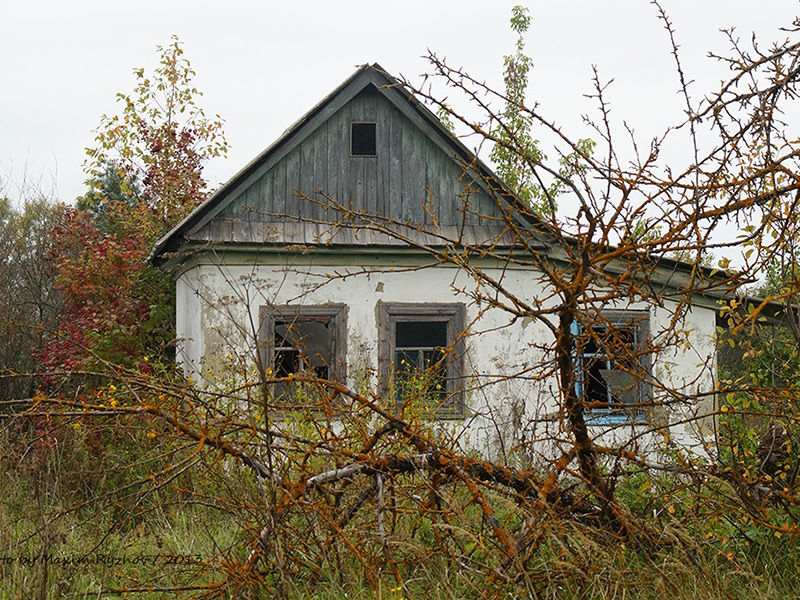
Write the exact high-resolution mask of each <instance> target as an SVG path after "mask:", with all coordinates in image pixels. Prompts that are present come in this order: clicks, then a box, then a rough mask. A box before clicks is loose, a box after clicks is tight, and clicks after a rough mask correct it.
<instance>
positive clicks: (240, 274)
mask: <svg viewBox="0 0 800 600" xmlns="http://www.w3.org/2000/svg"><path fill="white" fill-rule="evenodd" d="M373 269H374V268H373V267H371V268H370V269H368V270H369V271H370V272H369V273H360V274H356V272H357V271H360V269H359V268H358V267H353V266H350V267H341V266H331V265H326V264H316V265H312V266H307V265H304V266H299V265H296V266H291V265H283V266H279V265H258V266H252V265H199V266H195V267H193V268H191V269H189V270H187V271H186V272H184V273H183V274H182V275H180V277H179V278H178V280H177V308H178V310H177V313H178V316H177V333H178V337H179V340H180V343H179V352H178V359H179V361H180V362H181V364H182V365H183V368H184V371H185V372H186V374H187V375H188V376H191V377H192V378H193V379H194V380H195V381H199V382H202V383H203V384H205V385H208V384H211V383H213V381H211V380H212V379H213V378H215V377H217V376H219V374H220V373H221V371H223V370H224V368H225V366H224V365H225V364H227V363H226V358H227V357H232V356H235V357H236V358H239V359H241V360H244V361H248V360H249V361H251V362H252V361H253V360H254V358H255V357H254V353H253V349H254V347H255V343H254V342H255V335H256V332H257V328H258V318H259V317H258V315H259V308H260V307H261V306H262V305H266V304H290V303H297V304H324V303H344V304H347V305H348V307H349V309H348V333H347V360H348V377H349V379H350V383H351V385H352V384H354V383H355V381H356V379H360V378H362V377H365V376H366V377H369V378H370V381H371V383H372V386H373V389H375V386H376V383H377V355H378V323H377V310H376V305H377V303H378V301H384V302H430V303H437V302H454V301H457V302H464V303H465V305H466V311H467V316H466V322H467V324H468V325H470V324H471V331H472V335H471V336H470V337H469V338H468V339H467V341H466V351H467V359H466V372H467V373H468V374H471V375H472V379H471V385H470V389H469V391H468V393H467V399H466V403H467V407H468V416H467V418H465V419H464V420H461V421H449V422H446V423H445V424H444V426H446V427H448V428H449V429H451V430H453V431H455V432H457V433H459V434H460V440H461V441H462V442H463V444H464V445H465V446H466V447H469V448H475V449H479V450H481V451H483V452H487V453H489V454H492V455H497V454H499V453H503V452H509V451H510V450H511V447H512V446H514V445H515V444H518V443H519V442H529V443H530V442H532V444H528V447H529V448H533V453H534V454H537V453H540V454H542V456H544V457H546V456H547V455H549V454H550V452H551V451H552V446H553V445H554V444H560V443H565V444H566V443H568V438H567V435H566V433H565V431H564V425H563V423H562V422H561V421H560V420H559V419H558V418H557V416H556V411H557V407H558V401H557V398H556V394H557V386H556V381H555V379H554V377H555V375H554V373H547V376H545V377H542V370H543V368H544V369H545V370H547V369H548V368H552V364H548V363H547V362H546V361H544V360H543V358H544V356H543V354H542V352H541V351H540V350H539V349H538V348H537V346H541V345H547V344H549V343H551V342H552V334H551V333H550V331H549V330H548V328H547V327H545V326H544V325H543V324H542V323H537V322H534V321H531V320H530V319H517V320H514V319H513V318H512V317H511V316H510V315H509V314H508V313H506V312H504V311H502V310H500V309H487V308H486V307H485V306H479V305H478V304H476V303H475V301H474V299H473V298H472V297H471V293H472V292H474V291H475V290H476V284H475V282H474V281H473V280H472V279H471V278H470V277H469V276H468V275H466V274H465V273H464V272H463V271H460V270H458V269H455V268H452V267H426V268H423V269H418V270H403V269H402V268H396V269H395V270H382V271H380V272H379V271H375V270H373ZM483 270H484V272H486V274H487V275H489V276H491V277H492V278H495V279H497V280H502V281H503V284H504V285H505V286H506V287H507V289H510V290H513V291H514V293H516V294H518V295H519V296H520V297H521V298H523V299H531V298H545V297H547V296H548V294H547V293H546V290H545V288H544V285H543V283H542V281H541V280H540V277H539V275H538V274H537V273H536V272H535V271H531V270H521V269H510V270H502V271H501V270H500V269H492V268H484V269H483ZM330 273H338V274H339V276H340V277H336V278H333V279H331V278H329V277H328V274H330ZM344 275H347V276H346V277H342V276H344ZM606 308H618V309H624V308H629V309H648V308H649V307H648V305H646V304H642V303H638V304H629V305H616V306H608V307H606ZM674 308H675V305H674V304H673V305H670V304H669V303H666V304H665V306H664V307H663V308H658V309H651V310H649V312H650V331H651V336H652V337H653V339H654V341H656V342H659V341H662V340H663V341H672V340H673V339H674V338H675V337H676V336H677V337H678V338H680V339H682V340H683V342H682V345H679V346H678V347H670V348H668V349H667V350H665V351H664V352H662V353H660V354H659V355H658V356H657V357H656V358H655V360H654V361H653V362H654V364H653V372H654V374H655V375H656V379H658V380H660V381H662V382H663V383H664V385H665V386H667V387H676V388H678V389H679V390H680V391H685V392H687V393H692V394H694V393H697V392H698V391H708V390H710V389H713V383H714V352H715V350H714V349H715V344H714V335H715V315H714V311H713V310H712V309H709V308H699V307H695V308H693V309H692V310H691V311H689V312H688V313H687V314H686V315H685V318H684V319H682V320H681V321H680V322H677V323H673V322H672V316H673V312H674ZM543 365H544V367H543ZM509 375H513V376H515V377H512V378H508V376H509ZM654 391H655V392H656V394H661V392H659V390H658V389H656V390H654ZM663 397H664V396H663V394H661V395H660V396H659V398H663ZM670 403H671V406H672V408H671V410H670V411H669V414H668V415H666V417H667V418H668V419H669V420H670V421H671V422H673V421H679V420H681V419H687V418H688V417H690V416H691V415H694V414H696V412H697V410H698V406H697V405H696V403H686V404H681V403H680V402H679V399H678V400H675V399H674V398H672V397H670ZM591 429H592V432H593V434H594V435H596V436H597V438H598V440H599V441H600V443H603V444H609V445H619V444H632V449H634V448H635V449H637V450H640V451H642V450H643V451H649V450H650V449H653V448H654V447H655V446H657V445H663V443H664V442H665V440H666V439H667V438H666V437H665V436H662V435H661V434H660V433H658V434H656V435H654V434H652V433H648V434H646V435H644V434H643V432H644V431H645V430H649V429H651V428H650V427H649V426H646V425H637V424H631V423H627V424H622V425H616V426H602V427H601V426H595V427H592V428H591ZM664 433H668V434H669V435H670V436H671V440H674V441H675V442H677V443H679V444H681V445H683V446H684V447H690V448H691V449H692V450H693V451H696V452H701V451H702V447H701V445H700V442H699V438H698V435H697V431H696V428H694V427H685V426H683V425H680V424H679V425H675V426H672V427H670V428H669V429H665V430H664ZM559 440H561V441H559ZM631 440H633V442H632V441H631Z"/></svg>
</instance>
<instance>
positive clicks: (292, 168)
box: [286, 148, 302, 222]
mask: <svg viewBox="0 0 800 600" xmlns="http://www.w3.org/2000/svg"><path fill="white" fill-rule="evenodd" d="M300 160H301V159H300V148H295V149H294V150H293V151H292V153H291V154H289V156H287V157H286V215H287V216H286V221H287V222H292V221H296V220H297V219H296V217H298V216H300V215H301V214H302V212H301V208H300V201H299V200H298V199H297V191H298V190H299V189H300Z"/></svg>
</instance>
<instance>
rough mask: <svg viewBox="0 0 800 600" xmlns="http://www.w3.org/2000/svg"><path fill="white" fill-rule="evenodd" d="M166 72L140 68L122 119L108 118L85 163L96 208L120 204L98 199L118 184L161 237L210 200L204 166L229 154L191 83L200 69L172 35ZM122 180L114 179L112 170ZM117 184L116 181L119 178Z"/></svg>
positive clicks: (122, 97) (162, 66)
mask: <svg viewBox="0 0 800 600" xmlns="http://www.w3.org/2000/svg"><path fill="white" fill-rule="evenodd" d="M157 51H158V52H159V54H160V59H159V66H158V68H156V69H155V71H154V72H153V73H152V75H150V74H147V73H145V70H144V69H143V68H139V69H135V70H134V74H135V75H136V85H135V87H134V89H133V92H132V93H131V94H123V93H119V94H117V100H118V101H119V102H120V103H121V104H122V110H121V112H120V113H119V114H117V115H113V116H108V115H103V116H102V117H101V119H100V126H99V127H98V129H97V135H96V138H95V146H94V147H92V148H87V150H86V153H87V159H86V163H85V168H86V172H87V174H88V175H89V180H88V181H87V183H88V184H89V186H90V188H91V190H90V194H87V196H86V197H87V198H89V199H91V201H92V203H103V202H113V201H114V200H115V198H113V197H112V196H109V195H101V196H100V197H99V198H96V197H94V195H93V193H92V192H95V191H98V190H102V188H103V185H104V183H106V184H108V183H112V184H113V186H114V187H116V188H117V189H118V190H119V194H120V196H121V197H123V198H128V197H131V196H133V197H137V196H139V191H140V190H141V196H142V199H143V201H144V202H145V203H146V204H147V206H148V207H149V208H151V209H152V211H153V214H154V216H155V217H157V221H156V223H154V225H155V227H154V228H153V229H154V231H151V232H148V233H150V235H151V236H152V235H159V234H161V233H163V232H164V231H165V230H167V229H168V228H169V227H171V226H173V225H175V224H176V223H177V222H178V221H180V219H181V218H183V217H184V216H185V215H186V214H187V213H188V212H190V211H191V210H192V209H193V208H194V207H195V206H197V205H198V204H199V203H200V202H202V200H203V199H204V198H205V194H206V191H207V184H206V181H205V179H204V178H203V168H204V166H205V164H206V163H207V162H208V160H210V159H212V158H217V157H220V156H224V155H225V154H226V153H227V150H228V144H227V142H226V140H225V136H224V134H223V132H222V119H221V118H220V117H219V115H216V116H214V117H213V118H210V117H207V116H206V113H205V111H204V110H203V109H202V108H201V107H200V106H199V104H198V101H199V98H200V97H201V96H202V93H201V92H200V91H199V90H198V89H197V88H196V87H194V85H193V83H192V81H193V79H194V76H195V71H194V70H193V69H192V67H191V65H190V63H189V61H188V60H187V59H186V58H185V57H184V55H183V47H182V46H181V43H180V41H179V40H178V38H177V37H175V36H173V37H172V39H171V41H170V43H169V44H168V45H167V46H158V47H157ZM110 167H111V168H115V169H116V170H117V171H118V173H119V178H120V179H119V181H118V182H114V181H111V180H109V173H108V169H109V168H110ZM112 179H113V177H112Z"/></svg>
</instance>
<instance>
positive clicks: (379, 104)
mask: <svg viewBox="0 0 800 600" xmlns="http://www.w3.org/2000/svg"><path fill="white" fill-rule="evenodd" d="M390 109H393V107H392V105H391V104H390V103H389V102H388V101H387V100H386V99H385V98H384V97H383V96H382V95H381V96H378V97H377V98H376V103H375V112H376V120H375V127H376V131H377V136H378V139H377V146H378V159H377V165H376V180H375V181H376V185H375V214H376V215H386V207H387V203H388V201H389V169H390V167H391V160H392V146H391V116H390V113H389V111H390Z"/></svg>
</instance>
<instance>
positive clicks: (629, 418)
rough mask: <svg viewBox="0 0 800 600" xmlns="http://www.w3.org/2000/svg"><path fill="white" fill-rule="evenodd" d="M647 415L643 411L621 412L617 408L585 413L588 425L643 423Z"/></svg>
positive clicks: (645, 421)
mask: <svg viewBox="0 0 800 600" xmlns="http://www.w3.org/2000/svg"><path fill="white" fill-rule="evenodd" d="M646 423H647V415H646V414H645V413H643V412H635V413H632V412H623V411H619V410H602V409H601V410H597V409H595V410H592V411H589V412H587V413H586V425H587V426H588V427H597V426H601V427H602V426H607V425H644V424H646Z"/></svg>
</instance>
